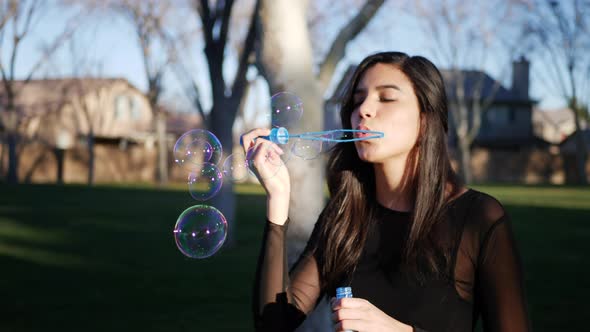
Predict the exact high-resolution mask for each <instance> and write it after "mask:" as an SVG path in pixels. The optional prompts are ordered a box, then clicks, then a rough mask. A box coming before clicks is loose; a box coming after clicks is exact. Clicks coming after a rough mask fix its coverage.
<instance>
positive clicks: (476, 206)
mask: <svg viewBox="0 0 590 332" xmlns="http://www.w3.org/2000/svg"><path fill="white" fill-rule="evenodd" d="M453 203H454V204H453V209H454V210H455V212H456V213H457V212H459V214H460V215H462V216H463V218H464V220H465V226H466V227H469V228H472V229H474V230H478V231H479V232H486V231H487V230H489V229H490V228H491V227H493V226H494V225H495V224H497V223H499V222H503V221H504V220H506V219H507V218H508V215H507V213H506V209H505V208H504V206H503V205H502V203H500V201H499V200H498V199H496V198H495V197H493V196H492V195H490V194H487V193H485V192H482V191H479V190H475V189H473V188H469V189H467V191H466V192H465V193H463V194H462V195H461V196H460V197H458V198H457V199H456V200H455V201H454V202H453Z"/></svg>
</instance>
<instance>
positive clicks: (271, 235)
mask: <svg viewBox="0 0 590 332" xmlns="http://www.w3.org/2000/svg"><path fill="white" fill-rule="evenodd" d="M378 210H379V213H378V214H377V218H376V219H377V220H375V222H373V223H370V225H371V230H370V232H369V235H368V238H367V241H366V243H365V247H364V249H363V252H362V254H361V258H360V260H359V262H358V264H357V267H356V269H355V271H354V273H353V274H352V279H351V280H350V285H351V286H352V290H353V294H354V296H355V297H358V298H363V299H366V300H368V301H369V302H371V303H372V304H373V305H375V306H376V307H378V308H379V309H381V310H382V311H383V312H385V313H386V314H387V315H389V316H391V317H393V318H395V319H397V320H399V321H401V322H402V323H405V324H408V325H411V326H413V327H414V329H415V330H416V331H430V332H437V331H453V332H461V331H472V330H473V329H474V327H475V325H476V323H477V320H478V318H479V317H480V316H481V318H482V323H483V324H482V325H483V327H484V331H529V330H530V325H529V321H528V316H527V310H526V302H525V297H524V286H523V276H522V268H521V262H520V258H519V254H518V250H517V247H516V243H515V240H514V237H513V234H512V230H511V227H510V219H509V217H508V216H507V214H506V212H505V211H504V208H503V207H502V205H501V204H500V203H499V202H498V201H497V200H495V199H494V198H493V197H491V196H489V195H487V194H484V193H481V192H478V191H475V190H472V189H470V190H468V191H467V192H465V193H464V194H462V195H461V196H460V197H458V198H457V199H455V200H454V201H452V202H451V203H450V205H449V208H448V210H447V211H448V218H447V222H446V223H444V225H439V227H444V228H443V229H440V230H439V232H438V233H437V234H441V235H442V237H443V243H446V244H447V245H449V246H450V247H449V250H450V252H451V253H452V256H451V265H450V268H449V273H447V275H448V276H447V277H444V278H441V277H436V278H435V277H433V278H427V279H426V280H422V281H421V282H416V280H412V278H411V276H410V277H408V274H407V273H405V272H402V270H403V269H401V268H400V266H401V255H402V249H403V245H404V243H405V238H406V233H407V231H408V229H409V223H410V213H407V212H399V211H394V210H390V209H387V208H385V207H382V206H380V207H379V208H378ZM287 225H288V223H287V224H285V225H284V226H279V225H276V224H273V223H271V222H269V221H267V223H266V226H265V230H264V236H263V245H262V249H261V253H260V256H259V260H258V267H257V272H256V279H255V286H254V302H253V310H254V319H255V324H256V328H257V330H263V331H291V330H294V329H295V328H296V327H297V326H298V325H300V324H301V323H302V322H303V320H304V319H305V317H306V314H307V313H309V312H310V311H312V310H313V309H314V308H315V306H316V305H317V303H318V302H319V300H321V298H322V297H323V296H325V295H328V296H334V294H329V293H330V292H329V291H328V290H326V289H322V288H321V287H320V285H321V284H323V283H321V282H320V281H321V280H320V278H321V277H322V276H321V275H320V273H319V271H320V270H319V268H318V261H320V260H319V259H317V258H316V257H319V256H316V255H318V253H317V252H316V253H313V254H312V253H310V250H309V249H306V250H304V252H303V254H302V255H301V257H300V259H299V261H298V262H297V263H296V264H295V265H294V267H293V269H292V270H291V271H290V272H288V270H287V265H286V247H285V235H286V229H287ZM317 228H318V226H317V225H316V229H314V232H313V233H312V236H311V237H310V241H314V240H315V239H316V236H314V235H315V234H317ZM309 247H310V245H308V248H309Z"/></svg>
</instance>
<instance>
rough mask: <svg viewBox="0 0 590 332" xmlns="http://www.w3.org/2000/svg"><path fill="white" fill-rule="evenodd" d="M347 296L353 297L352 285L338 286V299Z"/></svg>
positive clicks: (347, 331) (348, 331)
mask: <svg viewBox="0 0 590 332" xmlns="http://www.w3.org/2000/svg"><path fill="white" fill-rule="evenodd" d="M345 297H352V287H338V288H336V299H342V298H345ZM344 332H354V331H353V330H345V331H344Z"/></svg>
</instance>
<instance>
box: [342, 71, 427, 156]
mask: <svg viewBox="0 0 590 332" xmlns="http://www.w3.org/2000/svg"><path fill="white" fill-rule="evenodd" d="M353 99H354V100H353V101H354V110H353V112H352V114H351V115H350V121H351V124H352V129H364V130H374V131H381V132H383V133H384V137H383V138H378V139H369V140H365V141H356V142H355V146H356V150H357V153H358V155H359V158H360V159H361V160H364V161H367V162H371V163H385V162H387V161H388V160H392V159H398V158H404V161H405V158H406V157H407V155H408V154H409V152H410V151H411V149H412V148H413V147H414V144H415V142H416V139H417V138H418V134H419V132H420V106H419V105H418V99H417V98H416V94H415V93H414V89H413V87H412V83H411V82H410V80H409V79H408V78H407V77H406V75H405V74H404V73H403V72H402V71H401V70H399V69H398V68H397V67H395V66H394V65H391V64H383V63H377V64H376V65H374V66H372V67H370V68H369V69H367V70H366V71H365V73H364V74H363V76H362V77H361V79H360V81H359V83H358V85H357V87H356V90H355V91H354V97H353ZM360 136H362V135H360Z"/></svg>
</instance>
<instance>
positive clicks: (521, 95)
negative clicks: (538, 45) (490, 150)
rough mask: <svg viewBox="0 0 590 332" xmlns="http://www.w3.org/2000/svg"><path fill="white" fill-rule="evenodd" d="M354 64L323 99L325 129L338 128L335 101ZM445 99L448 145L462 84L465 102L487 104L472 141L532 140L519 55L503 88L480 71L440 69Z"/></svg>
mask: <svg viewBox="0 0 590 332" xmlns="http://www.w3.org/2000/svg"><path fill="white" fill-rule="evenodd" d="M354 69H355V66H351V67H349V68H348V69H347V71H346V72H345V74H344V76H343V79H342V81H341V82H340V84H338V86H337V87H336V88H335V90H334V93H333V97H332V98H330V99H329V100H327V101H326V104H325V115H324V124H325V127H326V129H334V128H340V118H339V117H340V115H339V103H340V98H341V96H342V95H343V94H344V92H345V89H346V87H347V84H348V82H349V81H350V79H351V78H352V75H353V73H354ZM441 75H442V77H443V79H444V81H445V89H446V93H447V98H448V100H449V125H450V129H449V145H450V146H451V147H456V146H457V137H456V136H455V131H454V130H453V127H452V126H453V123H452V121H451V116H452V115H451V114H450V113H451V112H453V111H454V108H455V106H453V102H452V101H453V100H456V99H457V98H456V96H457V88H459V87H461V85H460V84H462V87H463V90H464V95H465V96H466V98H465V101H466V102H467V105H469V104H471V103H472V102H473V99H474V97H475V96H478V95H479V97H480V98H481V100H483V102H484V103H487V104H489V105H488V107H487V110H486V111H485V112H483V114H482V118H481V127H480V130H479V133H478V135H477V137H476V138H475V141H474V145H477V146H484V147H499V148H503V147H509V148H510V147H520V146H527V145H530V144H533V143H534V142H535V141H536V139H535V136H534V133H533V124H532V108H533V105H534V104H535V101H534V100H532V99H531V98H530V97H529V62H528V61H527V60H526V59H524V58H523V57H521V58H520V59H518V60H517V61H514V62H513V65H512V86H511V87H510V88H506V87H504V86H502V84H500V83H499V82H498V81H496V80H495V79H493V78H492V77H490V76H489V75H488V74H486V73H485V72H482V71H476V70H461V71H452V70H441Z"/></svg>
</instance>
